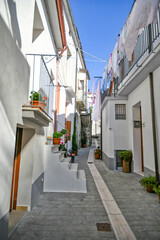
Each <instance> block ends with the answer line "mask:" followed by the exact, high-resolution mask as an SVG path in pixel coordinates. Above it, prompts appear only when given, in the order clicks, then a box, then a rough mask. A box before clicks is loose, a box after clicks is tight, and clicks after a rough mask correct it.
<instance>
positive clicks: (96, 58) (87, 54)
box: [68, 43, 107, 62]
mask: <svg viewBox="0 0 160 240" xmlns="http://www.w3.org/2000/svg"><path fill="white" fill-rule="evenodd" d="M68 44H70V45H72V46H74V44H72V43H68ZM78 49H79V50H80V51H81V52H84V53H86V54H87V55H89V56H91V57H93V58H96V59H98V60H100V61H103V62H107V61H106V60H104V59H102V58H99V57H96V56H95V55H93V54H91V53H89V52H86V51H84V50H82V49H80V48H79V47H78Z"/></svg>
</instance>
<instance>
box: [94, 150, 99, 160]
mask: <svg viewBox="0 0 160 240" xmlns="http://www.w3.org/2000/svg"><path fill="white" fill-rule="evenodd" d="M94 155H95V159H100V157H101V150H100V147H98V148H97V149H96V150H95V152H94Z"/></svg>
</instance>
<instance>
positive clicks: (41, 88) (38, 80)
mask: <svg viewBox="0 0 160 240" xmlns="http://www.w3.org/2000/svg"><path fill="white" fill-rule="evenodd" d="M27 60H28V62H29V64H30V67H31V70H30V72H31V78H30V93H29V94H30V95H29V96H31V97H30V98H29V101H28V106H31V107H34V108H35V107H39V109H41V111H43V112H44V113H46V114H47V115H48V116H50V117H53V116H52V115H53V94H54V86H53V84H52V79H51V76H50V74H49V72H48V68H47V65H46V63H45V60H44V57H43V56H40V55H27ZM31 92H37V93H38V94H39V97H38V99H37V101H39V102H37V103H34V101H33V100H34V99H33V96H32V94H31Z"/></svg>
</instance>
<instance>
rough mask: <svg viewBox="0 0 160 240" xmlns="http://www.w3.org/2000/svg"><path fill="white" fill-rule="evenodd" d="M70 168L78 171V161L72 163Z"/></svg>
mask: <svg viewBox="0 0 160 240" xmlns="http://www.w3.org/2000/svg"><path fill="white" fill-rule="evenodd" d="M69 170H71V171H77V170H78V163H71V164H70V166H69Z"/></svg>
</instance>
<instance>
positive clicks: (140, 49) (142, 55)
mask: <svg viewBox="0 0 160 240" xmlns="http://www.w3.org/2000/svg"><path fill="white" fill-rule="evenodd" d="M159 63H160V9H159V10H158V23H157V24H154V23H152V24H150V25H149V26H148V27H146V28H145V29H144V31H143V32H142V33H141V35H139V36H138V38H137V42H136V45H135V48H134V52H133V55H132V61H131V62H128V60H127V57H126V56H125V57H124V59H122V60H121V62H120V64H119V67H120V76H119V78H117V79H115V82H114V89H115V94H118V95H128V94H129V93H130V92H131V91H133V90H134V89H135V88H136V87H137V86H138V85H139V84H140V83H141V82H142V81H143V80H144V79H145V78H146V77H147V76H148V75H149V72H153V71H154V70H155V69H156V68H157V67H158V66H159Z"/></svg>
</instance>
